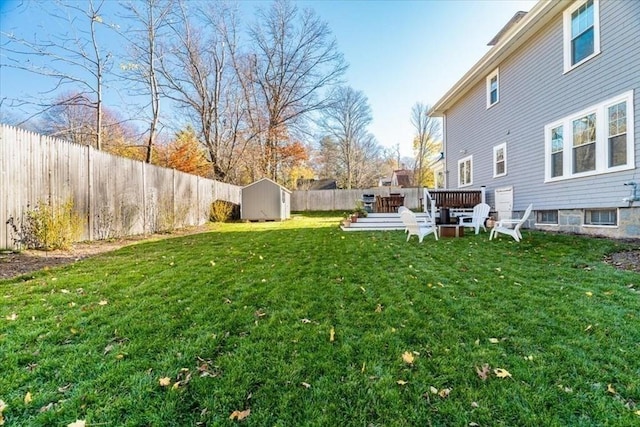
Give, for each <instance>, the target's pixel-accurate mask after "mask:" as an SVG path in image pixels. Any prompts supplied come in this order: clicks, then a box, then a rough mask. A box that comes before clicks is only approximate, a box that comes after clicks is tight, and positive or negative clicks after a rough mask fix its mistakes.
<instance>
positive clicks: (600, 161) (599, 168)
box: [544, 90, 635, 182]
mask: <svg viewBox="0 0 640 427" xmlns="http://www.w3.org/2000/svg"><path fill="white" fill-rule="evenodd" d="M625 101H626V102H627V164H626V165H620V166H614V167H609V156H608V155H607V148H608V139H609V125H608V117H609V114H608V108H609V107H611V106H613V105H616V104H619V103H621V102H625ZM633 105H634V104H633V90H630V91H628V92H625V93H623V94H621V95H618V96H616V97H615V98H611V99H607V100H606V101H604V102H600V103H599V104H596V105H594V106H591V107H589V108H585V109H584V110H581V111H578V112H576V113H574V114H571V115H570V116H567V117H564V118H562V119H561V120H558V121H555V122H553V123H550V124H548V125H546V126H545V127H544V144H545V145H544V157H545V159H544V182H555V181H564V180H567V179H573V178H580V177H583V176H592V175H601V174H605V173H611V172H618V171H624V170H630V169H635V153H634V146H635V136H634V127H635V121H634V117H633V113H634V109H633ZM591 113H595V114H596V153H595V157H596V168H595V170H592V171H586V172H580V173H573V157H572V156H573V125H572V122H573V121H574V120H576V119H579V118H581V117H584V116H587V115H589V114H591ZM561 125H562V126H563V127H564V130H563V135H562V136H563V143H564V146H563V150H562V156H563V157H562V164H563V174H562V176H557V177H553V178H552V177H551V129H554V128H556V127H558V126H561Z"/></svg>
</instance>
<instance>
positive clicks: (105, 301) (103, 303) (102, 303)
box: [98, 299, 109, 305]
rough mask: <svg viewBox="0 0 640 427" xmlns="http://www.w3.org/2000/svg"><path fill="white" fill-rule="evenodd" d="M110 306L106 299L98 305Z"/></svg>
mask: <svg viewBox="0 0 640 427" xmlns="http://www.w3.org/2000/svg"><path fill="white" fill-rule="evenodd" d="M107 304H109V301H107V300H106V299H103V300H100V302H99V303H98V305H107Z"/></svg>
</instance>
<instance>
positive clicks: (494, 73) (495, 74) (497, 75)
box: [485, 68, 500, 110]
mask: <svg viewBox="0 0 640 427" xmlns="http://www.w3.org/2000/svg"><path fill="white" fill-rule="evenodd" d="M494 77H495V78H496V84H497V90H496V102H494V103H493V104H492V103H491V79H493V78H494ZM485 82H486V87H487V110H488V109H489V108H491V107H493V106H494V105H496V104H497V103H498V102H500V68H496V69H495V70H493V71H492V72H491V74H489V75H488V76H487V78H486V80H485Z"/></svg>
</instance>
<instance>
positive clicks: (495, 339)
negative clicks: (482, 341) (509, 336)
mask: <svg viewBox="0 0 640 427" xmlns="http://www.w3.org/2000/svg"><path fill="white" fill-rule="evenodd" d="M489 342H490V343H491V344H498V343H499V342H500V340H499V339H498V338H489Z"/></svg>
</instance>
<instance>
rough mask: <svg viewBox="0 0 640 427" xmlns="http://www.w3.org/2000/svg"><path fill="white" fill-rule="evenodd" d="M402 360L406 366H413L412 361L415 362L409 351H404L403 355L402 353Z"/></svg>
mask: <svg viewBox="0 0 640 427" xmlns="http://www.w3.org/2000/svg"><path fill="white" fill-rule="evenodd" d="M402 360H403V361H404V363H406V364H408V365H413V361H414V360H415V358H414V357H413V353H411V352H410V351H405V352H404V353H402Z"/></svg>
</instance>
